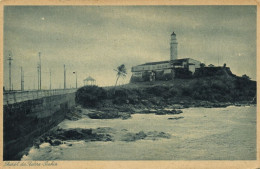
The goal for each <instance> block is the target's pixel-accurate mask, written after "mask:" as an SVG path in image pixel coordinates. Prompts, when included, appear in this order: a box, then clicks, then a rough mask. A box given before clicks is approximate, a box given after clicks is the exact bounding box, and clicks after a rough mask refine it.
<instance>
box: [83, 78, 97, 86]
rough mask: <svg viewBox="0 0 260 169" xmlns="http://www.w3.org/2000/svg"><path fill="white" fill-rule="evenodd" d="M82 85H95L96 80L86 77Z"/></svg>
mask: <svg viewBox="0 0 260 169" xmlns="http://www.w3.org/2000/svg"><path fill="white" fill-rule="evenodd" d="M84 85H85V86H86V85H91V86H93V85H96V80H95V79H93V78H92V77H91V76H89V77H87V78H86V79H85V80H84Z"/></svg>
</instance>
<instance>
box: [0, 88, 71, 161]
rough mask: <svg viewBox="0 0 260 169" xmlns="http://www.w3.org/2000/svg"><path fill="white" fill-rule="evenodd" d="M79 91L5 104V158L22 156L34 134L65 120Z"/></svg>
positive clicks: (17, 158) (15, 158)
mask: <svg viewBox="0 0 260 169" xmlns="http://www.w3.org/2000/svg"><path fill="white" fill-rule="evenodd" d="M74 105H75V92H72V93H67V94H59V95H53V96H47V97H42V98H37V99H34V100H27V101H22V102H18V103H13V104H7V105H4V108H3V110H4V120H3V121H4V160H20V158H21V157H22V154H21V153H20V152H22V151H23V150H25V149H26V148H27V147H29V146H32V145H33V140H34V138H36V137H38V136H40V135H41V134H43V133H45V132H46V131H48V130H49V129H51V128H52V127H54V126H56V125H57V124H59V123H60V122H61V121H62V120H64V118H65V116H66V113H67V112H69V111H70V109H71V108H72V107H73V106H74Z"/></svg>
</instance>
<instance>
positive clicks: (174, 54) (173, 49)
mask: <svg viewBox="0 0 260 169" xmlns="http://www.w3.org/2000/svg"><path fill="white" fill-rule="evenodd" d="M177 45H178V42H177V39H176V34H175V33H174V32H172V34H171V43H170V47H171V49H170V53H171V58H170V59H171V60H175V59H178V55H177Z"/></svg>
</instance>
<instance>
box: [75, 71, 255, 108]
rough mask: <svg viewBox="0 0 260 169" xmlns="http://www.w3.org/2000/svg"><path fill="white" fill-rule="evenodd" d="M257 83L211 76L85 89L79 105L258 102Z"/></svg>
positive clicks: (82, 91)
mask: <svg viewBox="0 0 260 169" xmlns="http://www.w3.org/2000/svg"><path fill="white" fill-rule="evenodd" d="M255 97H256V82H255V81H251V80H250V79H249V78H248V77H247V76H243V77H236V76H232V77H231V76H211V77H201V78H193V79H175V80H172V81H168V82H156V83H148V82H146V83H136V84H128V85H125V86H122V87H117V88H116V89H115V91H114V90H113V89H112V88H106V89H104V88H101V87H97V86H84V87H82V88H80V89H79V90H78V91H77V94H76V101H77V102H78V103H79V104H81V105H83V106H84V107H95V106H102V107H106V106H111V105H126V104H127V105H145V106H148V107H149V106H151V105H158V106H159V105H160V106H164V105H170V104H179V103H180V104H182V103H183V102H184V103H187V104H189V103H191V102H201V101H208V102H213V103H219V102H221V103H227V102H230V103H237V102H247V103H255V102H256V99H255Z"/></svg>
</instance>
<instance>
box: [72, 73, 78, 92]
mask: <svg viewBox="0 0 260 169" xmlns="http://www.w3.org/2000/svg"><path fill="white" fill-rule="evenodd" d="M73 74H75V75H76V89H77V88H78V77H77V72H73Z"/></svg>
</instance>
